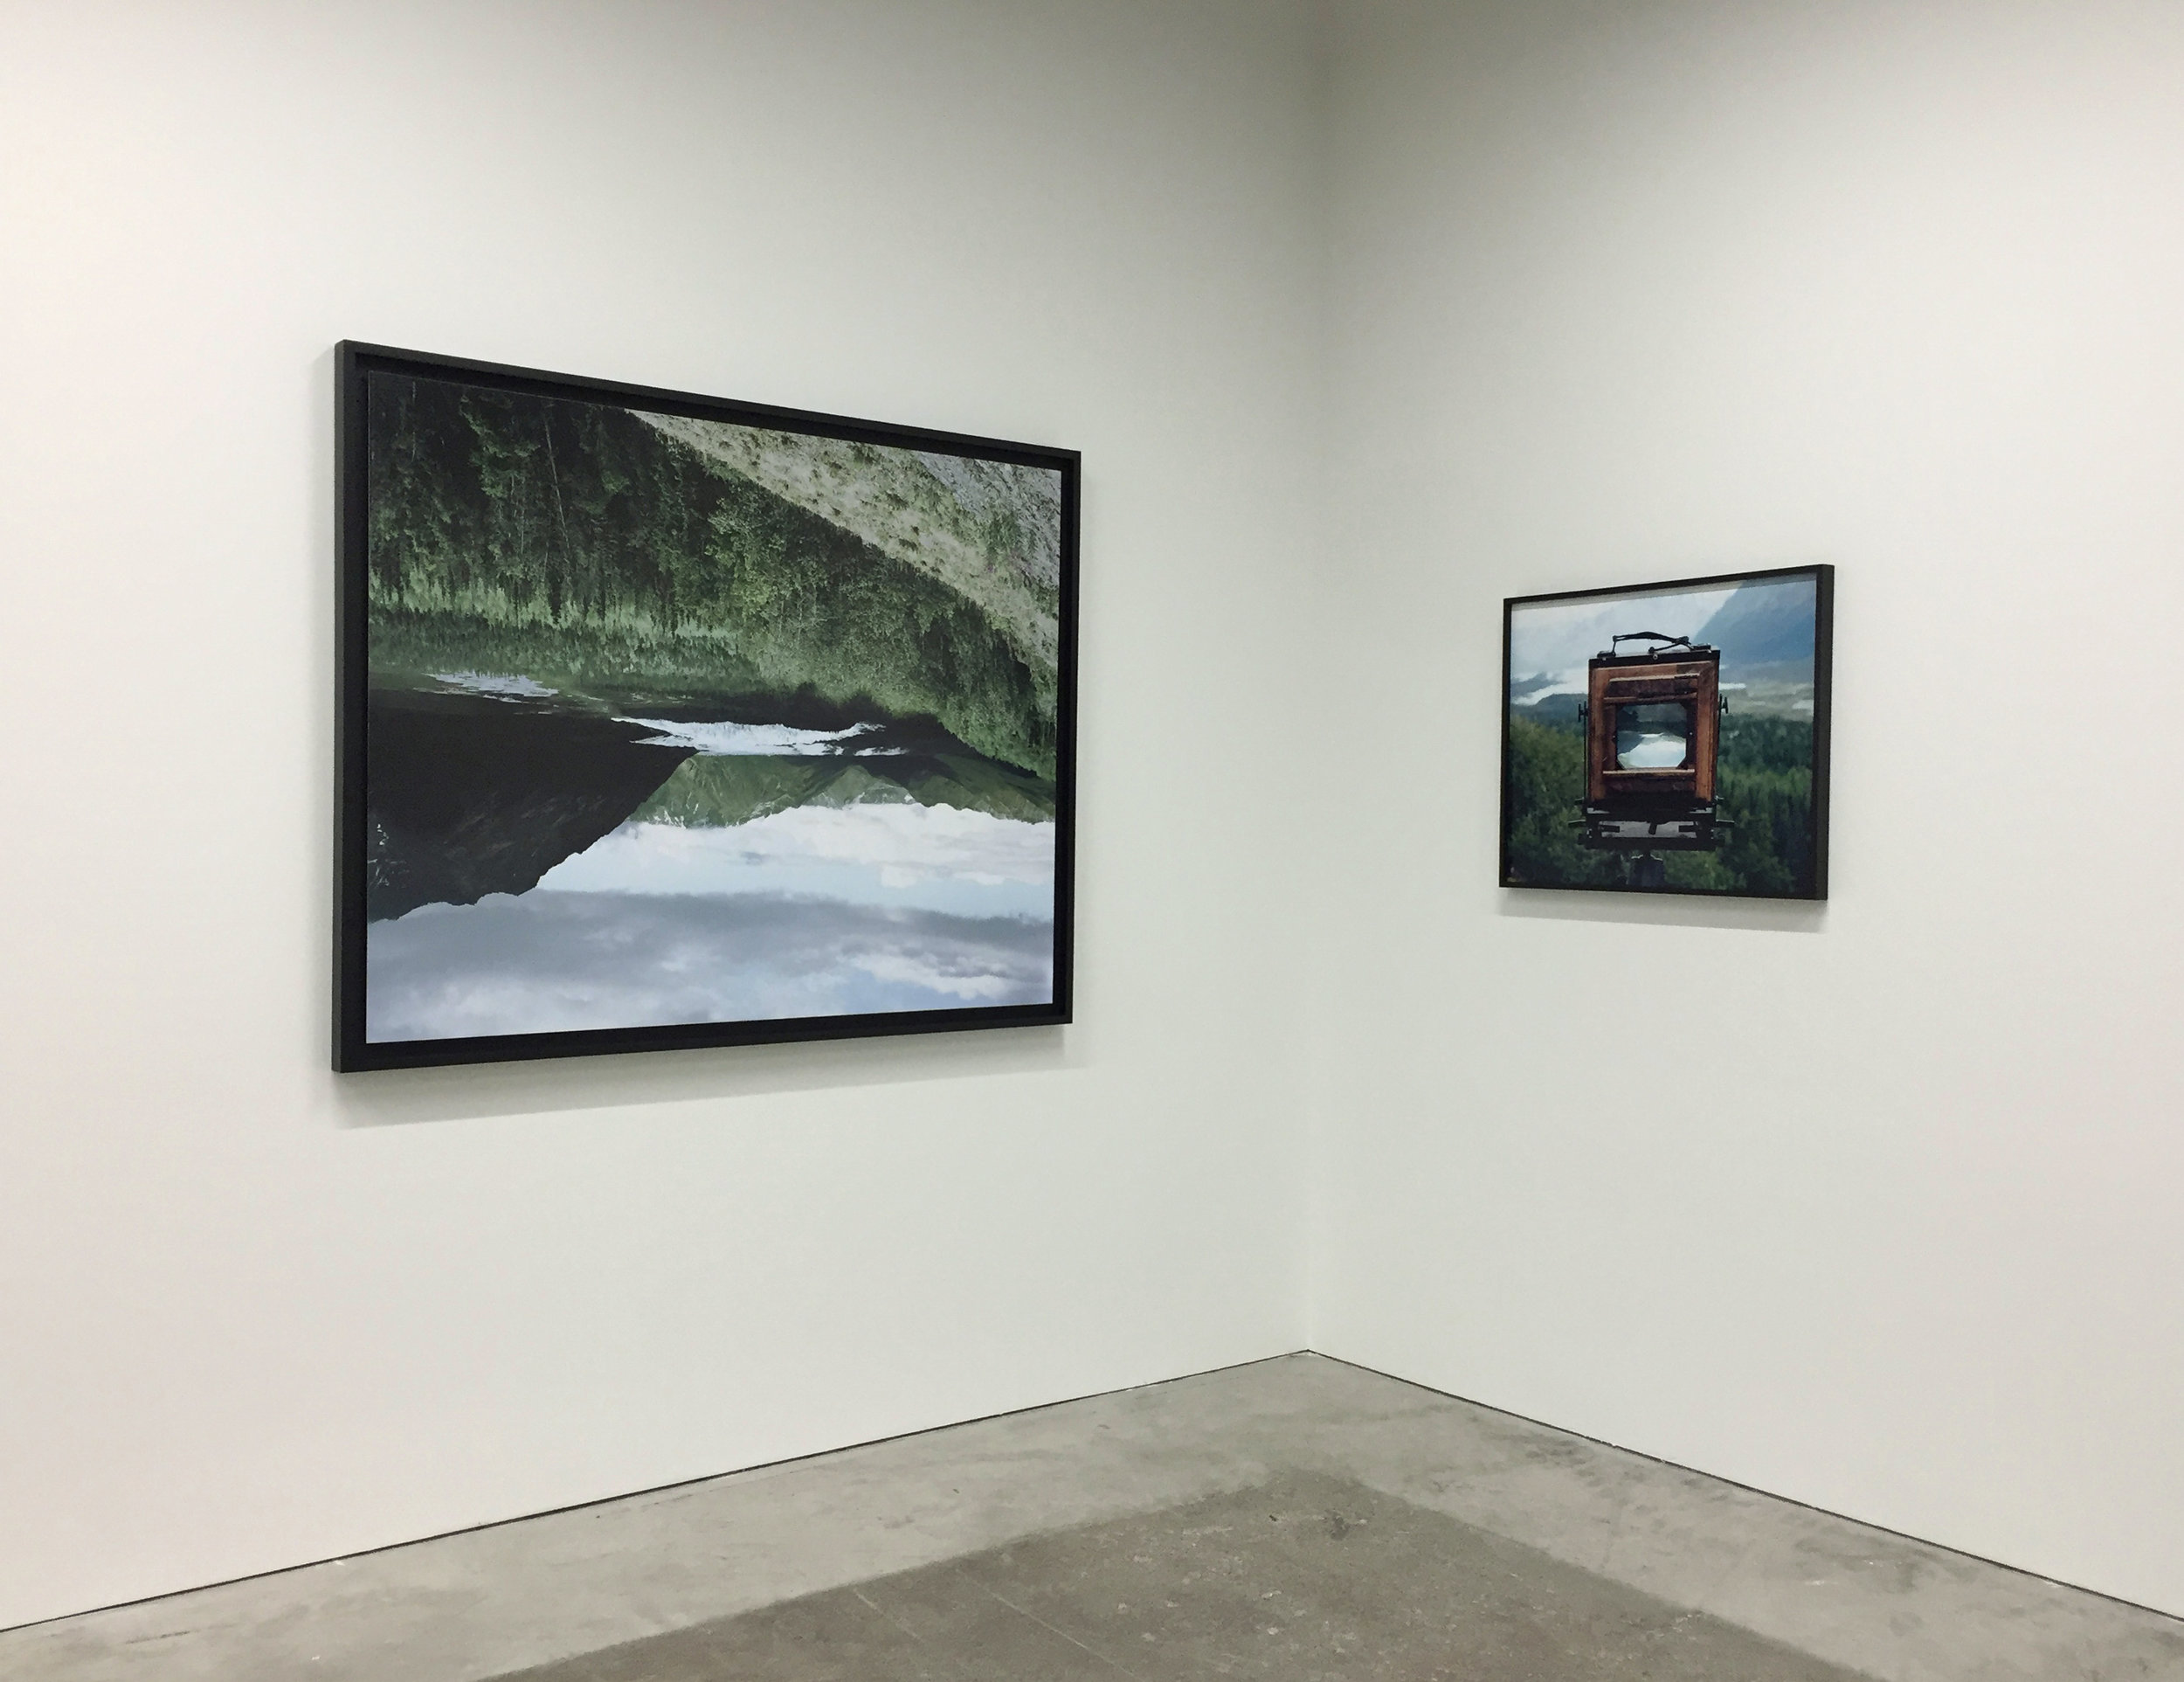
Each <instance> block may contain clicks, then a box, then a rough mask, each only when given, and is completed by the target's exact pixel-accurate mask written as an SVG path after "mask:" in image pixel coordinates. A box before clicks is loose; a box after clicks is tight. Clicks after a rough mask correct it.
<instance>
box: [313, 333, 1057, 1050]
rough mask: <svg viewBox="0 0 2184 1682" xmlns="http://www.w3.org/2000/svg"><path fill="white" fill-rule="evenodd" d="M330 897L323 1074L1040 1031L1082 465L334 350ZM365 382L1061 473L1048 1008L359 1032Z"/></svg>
mask: <svg viewBox="0 0 2184 1682" xmlns="http://www.w3.org/2000/svg"><path fill="white" fill-rule="evenodd" d="M376 374H391V375H395V376H398V377H409V378H414V379H423V380H428V381H438V382H442V383H452V384H457V385H461V386H466V387H475V388H481V389H483V390H484V391H491V392H506V393H515V394H519V395H527V396H530V397H537V398H551V399H558V400H561V401H563V402H570V403H577V404H596V405H608V406H610V407H612V408H615V409H620V410H628V411H642V412H649V413H652V414H656V415H660V416H669V417H683V418H688V419H695V420H701V421H722V422H728V423H730V424H731V425H736V426H752V427H760V428H765V429H768V430H769V431H771V432H774V433H793V434H800V435H804V436H806V437H810V438H813V439H821V440H842V441H847V442H849V443H852V444H864V445H872V446H880V447H881V448H892V449H903V450H912V451H919V452H924V453H931V454H938V455H952V456H960V457H964V458H968V459H969V460H973V461H984V462H998V463H1006V464H1014V465H1017V466H1020V467H1039V468H1047V469H1052V470H1054V472H1056V473H1057V474H1059V475H1060V541H1059V548H1060V554H1059V611H1058V617H1057V623H1056V631H1057V637H1056V642H1055V649H1054V654H1055V661H1054V664H1055V673H1054V683H1055V688H1054V696H1055V710H1054V721H1053V726H1052V729H1053V736H1052V740H1053V749H1054V758H1053V764H1054V776H1053V779H1052V795H1053V808H1052V809H1053V823H1054V866H1053V868H1054V877H1053V881H1054V900H1053V904H1054V921H1053V967H1052V990H1051V997H1050V999H1049V1000H1047V1001H1046V1002H1033V1003H1014V1004H1006V1003H1005V1004H995V1005H981V1004H966V1005H964V1006H962V1007H942V1008H932V1009H902V1010H873V1011H863V1012H856V1013H851V1014H829V1015H808V1016H794V1017H780V1018H761V1019H750V1020H733V1021H694V1022H680V1023H665V1024H649V1025H632V1026H626V1027H600V1028H570V1029H556V1030H549V1031H543V1032H536V1033H502V1034H487V1035H467V1036H453V1035H451V1036H445V1037H434V1038H419V1039H380V1040H374V1039H371V1038H369V1037H368V1036H367V1033H366V1026H367V1022H366V1005H367V986H368V976H367V966H366V951H367V944H368V937H367V929H368V925H369V917H368V908H367V880H366V876H367V852H368V847H367V841H368V837H367V824H368V822H369V821H370V779H369V774H368V773H369V768H370V753H371V742H370V730H369V723H368V717H369V702H370V681H371V643H370V631H371V626H370V611H371V610H370V564H371V557H370V532H371V528H370V516H371V509H370V497H371V494H372V488H371V484H370V463H369V446H368V434H369V416H368V412H367V406H366V405H367V400H368V392H369V390H370V378H371V377H372V376H374V375H376ZM335 464H336V467H335V566H336V571H337V595H336V610H335V639H336V656H335V688H336V697H337V700H336V734H335V755H334V767H335V849H334V850H335V892H334V942H333V957H334V978H333V979H334V985H333V1001H332V1002H333V1064H334V1068H335V1069H336V1070H337V1071H355V1070H365V1069H401V1068H418V1067H426V1066H436V1065H447V1064H463V1063H478V1062H516V1061H529V1060H534V1059H540V1058H554V1057H570V1056H600V1055H605V1054H612V1053H621V1052H633V1051H667V1050H680V1049H694V1048H702V1047H712V1046H737V1045H758V1044H772V1043H782V1042H803V1041H821V1040H833V1039H847V1038H866V1037H875V1036H888V1035H904V1034H934V1033H952V1032H960V1031H963V1030H967V1029H984V1028H1033V1027H1049V1026H1054V1025H1059V1024H1063V1023H1067V1022H1068V1021H1071V1020H1072V983H1073V973H1072V972H1073V948H1074V922H1075V816H1076V730H1077V720H1076V685H1077V582H1078V511H1079V504H1080V496H1081V484H1080V481H1081V474H1082V460H1081V456H1080V453H1079V452H1077V451H1075V450H1068V449H1061V448H1056V447H1051V446H1043V445H1034V444H1026V443H1019V442H1013V441H1008V440H999V439H992V438H983V437H977V436H972V435H968V434H964V433H950V432H943V431H938V430H935V429H931V428H927V427H919V426H899V425H893V424H887V423H882V422H877V421H870V420H861V419H851V418H848V417H844V416H840V415H831V414H824V413H818V412H809V411H805V410H799V409H790V408H783V407H778V406H775V405H767V404H757V403H747V402H739V401H735V400H730V399H726V398H711V397H704V396H700V395H697V394H695V393H692V392H688V391H669V390H663V389H660V388H657V387H653V386H646V385H639V384H628V383H625V382H621V381H614V380H605V379H596V378H587V377H578V376H575V375H569V374H559V373H550V372H545V371H542V370H536V369H529V368H519V367H510V366H507V365H504V364H501V363H489V362H480V361H475V360H471V359H467V358H462V357H455V356H438V355H431V354H427V353H424V352H419V351H414V350H399V349H396V348H393V347H390V346H385V345H379V344H371V343H359V342H356V341H349V340H345V341H342V343H340V344H338V345H337V346H336V348H335Z"/></svg>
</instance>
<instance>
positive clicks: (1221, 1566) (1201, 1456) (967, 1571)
mask: <svg viewBox="0 0 2184 1682" xmlns="http://www.w3.org/2000/svg"><path fill="white" fill-rule="evenodd" d="M0 1676H5V1677H7V1678H9V1679H10V1682H62V1679H67V1682H139V1679H177V1682H182V1679H190V1682H196V1679H205V1682H211V1679H218V1682H272V1679H276V1678H278V1679H283V1682H285V1679H290V1678H298V1677H311V1678H325V1679H338V1682H391V1679H404V1682H410V1679H414V1682H442V1679H446V1682H456V1679H466V1682H467V1679H487V1678H495V1677H505V1678H511V1679H513V1678H517V1677H521V1678H523V1679H526V1682H701V1679H702V1682H818V1679H841V1682H863V1679H874V1682H895V1679H902V1682H911V1679H919V1678H928V1677H930V1678H934V1679H943V1678H944V1679H950V1682H981V1679H989V1678H990V1679H995V1682H1002V1679H1006V1682H1063V1679H1068V1682H1074V1679H1077V1678H1095V1677H1096V1678H1102V1679H1112V1678H1115V1677H1117V1676H1122V1677H1134V1678H1137V1679H1139V1682H1167V1679H1175V1678H1185V1677H1192V1678H1195V1677H1219V1676H1235V1677H1252V1678H1262V1679H1268V1682H1322V1679H1325V1682H1334V1679H1345V1682H1348V1679H1358V1682H1364V1679H1404V1682H1411V1679H1417V1682H1427V1679H1441V1678H1446V1679H1449V1682H1504V1679H1507V1682H1515V1679H1519V1678H1522V1679H1525V1682H1563V1679H1571V1682H1576V1679H1586V1682H1593V1679H1600V1682H1621V1679H1626V1678H1628V1679H1634V1682H1635V1679H1638V1678H1647V1679H1650V1682H1671V1679H1683V1682H1838V1679H1849V1678H1854V1677H1860V1676H1863V1677H1868V1678H1876V1679H1887V1682H1939V1679H1954V1682H2020V1679H2022V1682H2057V1679H2073V1682H2123V1679H2134V1682H2137V1679H2164V1682H2184V1623H2180V1622H2179V1621H2177V1620H2174V1619H2171V1618H2166V1617H2162V1616H2159V1615H2157V1614H2154V1613H2151V1612H2146V1611H2143V1610H2140V1609H2135V1608H2132V1607H2128V1606H2124V1605H2120V1604H2118V1603H2117V1602H2112V1601H2107V1600H2104V1599H2102V1598H2100V1597H2099V1596H2098V1595H2087V1594H2084V1593H2081V1592H2078V1591H2077V1590H2073V1589H2063V1588H2061V1587H2058V1586H2057V1585H2056V1584H2053V1583H2049V1582H2042V1581H2041V1580H2039V1579H2037V1578H2034V1577H2028V1576H2025V1575H2022V1574H2019V1573H2016V1572H2012V1571H2008V1570H2005V1569H2003V1568H2000V1567H1997V1566H1992V1565H1987V1564H1983V1563H1981V1562H1980V1561H1974V1560H1969V1559H1966V1558H1965V1557H1963V1556H1962V1555H1959V1554H1950V1553H1948V1552H1946V1550H1943V1549H1939V1548H1934V1547H1926V1546H1925V1545H1923V1544H1920V1543H1916V1542H1911V1541H1908V1540H1904V1539H1902V1538H1899V1537H1895V1536H1890V1535H1888V1534H1886V1533H1881V1532H1877V1531H1873V1530H1869V1529H1866V1528H1864V1527H1863V1526H1858V1525H1855V1524H1851V1523H1849V1522H1848V1521H1846V1520H1843V1519H1834V1518H1830V1517H1828V1516H1827V1515H1825V1514H1821V1513H1817V1512H1812V1511H1810V1510H1809V1509H1807V1508H1803V1507H1799V1506H1795V1505H1791V1504H1789V1503H1787V1502H1781V1501H1775V1500H1772V1499H1768V1498H1766V1497H1765V1496H1761V1495H1757V1494H1754V1493H1752V1492H1750V1491H1746V1490H1741V1489H1738V1488H1737V1487H1735V1486H1734V1485H1726V1484H1722V1483H1719V1482H1717V1481H1716V1480H1714V1479H1711V1478H1704V1477H1700V1476H1698V1475H1697V1474H1694V1473H1690V1472H1685V1471H1677V1470H1676V1469H1674V1468H1671V1467H1666V1466H1662V1465H1660V1464H1657V1463H1655V1462H1652V1461H1648V1460H1645V1459H1642V1458H1641V1457H1637V1456H1634V1455H1628V1454H1623V1453H1621V1452H1619V1451H1617V1450H1613V1449H1608V1448H1604V1447H1602V1446H1600V1445H1599V1444H1596V1443H1588V1442H1586V1441H1584V1440H1583V1439H1581V1438H1577V1437H1572V1436H1566V1435H1564V1434H1563V1433H1560V1432H1557V1431H1553V1430H1550V1429H1545V1428H1544V1427H1541V1426H1537V1425H1532V1424H1528V1423H1526V1422H1523V1421H1519V1420H1516V1419H1512V1418H1510V1417H1509V1416H1506V1415H1502V1414H1496V1413H1494V1412H1492V1411H1490V1410H1489V1409H1482V1408H1476V1407H1474V1406H1471V1405H1470V1404H1469V1403H1466V1402H1457V1401H1455V1400H1452V1399H1451V1398H1449V1397H1447V1396H1442V1395H1435V1394H1434V1393H1432V1392H1430V1391H1427V1390H1422V1389H1420V1388H1416V1387H1414V1386H1411V1385H1406V1384H1403V1383H1400V1382H1399V1381H1395V1380H1393V1379H1387V1378H1383V1377H1380V1376H1378V1375H1376V1374H1370V1373H1366V1372H1363V1371H1360V1370H1359V1369H1358V1368H1355V1367H1346V1366H1344V1365H1342V1364H1341V1363H1339V1362H1336V1361H1330V1360H1322V1359H1320V1358H1318V1357H1316V1356H1310V1355H1297V1356H1289V1357H1285V1358H1283V1359H1282V1360H1273V1361H1265V1362H1261V1363H1259V1364H1257V1365H1255V1366H1251V1367H1235V1368H1231V1369H1229V1370H1227V1371H1224V1372H1219V1373H1211V1374H1205V1375H1203V1376H1200V1377H1198V1378H1192V1379H1185V1380H1180V1381H1177V1382H1174V1383H1171V1384H1162V1385H1154V1386H1151V1387H1148V1388H1144V1389H1140V1390H1132V1391H1126V1392H1123V1393H1120V1394H1117V1395H1109V1396H1099V1397H1094V1398H1092V1399H1090V1400H1088V1401H1083V1402H1068V1403H1064V1404H1061V1405H1060V1406H1057V1407H1053V1408H1045V1409H1036V1410H1034V1411H1033V1412H1030V1413H1025V1414H1018V1415H1013V1416H1009V1417H1006V1418H1002V1419H994V1420H986V1421H982V1422H978V1423H976V1424H971V1425H964V1426H957V1427H953V1428H951V1429H946V1430H939V1431H931V1432H927V1433H925V1434H923V1435H922V1436H914V1437H905V1438H902V1439H899V1440H897V1441H895V1442H891V1443H877V1444H874V1445H872V1446H870V1447H867V1448H863V1449H854V1450H847V1451H845V1452H843V1453H840V1454H835V1455H826V1456H823V1457H819V1458H816V1459H812V1460H805V1461H799V1462H796V1463H793V1464H789V1465H784V1466H778V1467H771V1468H765V1469H762V1470H760V1471H752V1472H745V1473H739V1474H736V1475H734V1476H730V1477H726V1478H715V1479H712V1480H709V1481H708V1482H706V1483H702V1484H697V1485H686V1486H683V1487H681V1488H678V1489H674V1490H670V1491H664V1492H660V1493H658V1494H654V1495H649V1496H639V1497H633V1498H632V1499H627V1500H622V1501H613V1502H608V1503H605V1504H602V1505H598V1506H594V1507H588V1508H584V1509H580V1510H577V1511H575V1512H564V1513H556V1514H553V1515H549V1516H548V1517H545V1518H542V1519H527V1520H522V1521H520V1522H516V1523H513V1524H508V1525H501V1526H494V1527H493V1528H490V1529H487V1530H481V1531H473V1532H471V1533H467V1534H463V1535H459V1536H451V1537H446V1538H442V1539H440V1540H435V1541H430V1542H424V1543H419V1544H416V1545H414V1546H412V1547H401V1548H390V1549H388V1550H385V1551H384V1552H381V1553H378V1554H370V1555H366V1556H363V1557H361V1558H357V1559H354V1560H349V1561H338V1562H329V1563H327V1564H324V1565H317V1566H310V1567H307V1568H301V1569H299V1570H295V1571H289V1572H283V1573H280V1574H279V1575H273V1576H269V1577H262V1578H258V1579H255V1580H253V1581H251V1582H241V1583H233V1584H229V1585H226V1586H225V1587H221V1588H218V1589H204V1590H200V1591H197V1592H196V1593H193V1594H188V1595H174V1596H170V1597H169V1598H168V1599H165V1600H162V1601H155V1602H145V1603H143V1604H141V1605H137V1606H132V1607H126V1608H121V1609H116V1610H114V1611H109V1612H102V1613H95V1614H92V1615H89V1616H84V1617H79V1618H70V1619H66V1620H62V1621H60V1622H58V1623H48V1624H42V1625H38V1626H34V1627H32V1628H29V1629H24V1630H14V1631H10V1632H6V1633H0Z"/></svg>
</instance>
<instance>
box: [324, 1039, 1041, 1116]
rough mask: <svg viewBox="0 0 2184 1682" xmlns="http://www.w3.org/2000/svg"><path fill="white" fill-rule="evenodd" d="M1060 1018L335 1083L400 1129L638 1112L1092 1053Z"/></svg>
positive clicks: (1009, 1071)
mask: <svg viewBox="0 0 2184 1682" xmlns="http://www.w3.org/2000/svg"><path fill="white" fill-rule="evenodd" d="M1082 1061H1083V1059H1082V1056H1077V1057H1072V1056H1071V1055H1070V1047H1069V1044H1068V1033H1067V1030H1066V1029H1064V1028H1060V1027H1031V1028H985V1029H980V1030H978V1031H975V1032H964V1033H957V1034H920V1035H903V1036H902V1037H901V1038H897V1039H877V1040H829V1041H824V1042H815V1043H810V1044H789V1045H752V1046H718V1047H709V1048H705V1049H693V1050H688V1051H639V1052H629V1053H625V1054H622V1055H619V1056H600V1057H569V1058H561V1059H556V1060H552V1061H549V1062H506V1063H465V1064H455V1065H445V1066H440V1067H435V1068H424V1069H373V1070H365V1071H359V1072H356V1073H351V1074H346V1075H341V1076H335V1075H332V1074H328V1076H327V1077H326V1078H327V1080H328V1083H329V1085H330V1086H331V1089H332V1092H333V1109H334V1112H335V1117H336V1118H337V1119H338V1122H339V1125H341V1126H342V1127H399V1126H406V1125H411V1124H412V1123H418V1122H439V1121H468V1120H476V1119H480V1118H487V1117H494V1116H522V1115H538V1114H544V1113H549V1112H553V1111H565V1110H606V1109H617V1110H625V1111H629V1110H635V1109H639V1108H641V1107H643V1106H645V1105H647V1104H687V1103H691V1102H693V1101H696V1100H700V1099H706V1098H736V1097H764V1096H767V1095H770V1094H774V1093H786V1092H811V1091H820V1090H846V1089H853V1088H856V1087H862V1086H895V1085H900V1084H902V1083H903V1082H906V1081H956V1080H972V1079H980V1078H983V1077H985V1076H993V1075H1032V1074H1045V1073H1049V1072H1052V1071H1054V1070H1056V1069H1063V1068H1067V1067H1068V1066H1070V1065H1071V1064H1072V1063H1073V1062H1082Z"/></svg>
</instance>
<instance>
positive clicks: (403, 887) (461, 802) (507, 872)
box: [364, 689, 691, 922]
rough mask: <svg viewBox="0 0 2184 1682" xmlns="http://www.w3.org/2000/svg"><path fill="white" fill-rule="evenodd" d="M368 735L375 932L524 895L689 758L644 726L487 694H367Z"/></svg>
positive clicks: (370, 900) (368, 848)
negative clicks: (445, 908)
mask: <svg viewBox="0 0 2184 1682" xmlns="http://www.w3.org/2000/svg"><path fill="white" fill-rule="evenodd" d="M365 728H366V731H367V734H366V737H365V743H366V746H365V753H366V764H367V766H368V768H369V769H368V776H367V794H366V803H367V805H368V806H369V817H368V820H367V822H366V825H365V838H366V839H365V861H364V871H365V906H366V914H367V915H368V916H369V917H370V919H371V920H372V921H374V922H377V921H379V920H381V919H383V918H387V917H400V916H401V915H403V913H404V912H405V911H411V910H416V909H417V908H418V906H420V905H429V904H434V903H446V904H451V905H470V904H474V903H477V902H478V901H479V900H480V899H481V898H483V897H484V896H486V895H487V894H521V893H524V892H527V891H529V889H532V888H534V887H536V885H537V883H538V879H539V878H540V877H541V876H544V875H545V874H546V872H547V871H549V870H550V869H553V868H554V866H556V864H559V863H560V862H562V861H563V859H565V858H568V857H570V855H572V854H576V853H581V852H582V851H584V848H587V847H590V846H591V844H592V843H593V842H594V841H598V839H599V838H600V837H601V836H603V835H605V834H609V833H611V832H612V830H613V829H615V828H616V827H618V826H619V824H620V823H621V822H622V821H623V820H625V818H627V817H628V816H629V815H630V813H632V812H633V811H635V810H636V809H637V808H638V807H639V806H641V805H643V804H644V802H645V801H646V799H647V798H648V797H650V796H651V795H652V794H653V792H654V791H655V790H657V789H658V788H659V787H660V785H661V784H663V783H665V782H666V781H667V779H669V777H671V776H672V775H673V774H674V771H675V768H676V767H677V766H678V765H681V764H682V762H683V761H684V760H686V759H688V758H690V757H691V750H690V749H688V748H687V747H670V746H661V745H656V744H652V743H650V742H649V741H648V739H647V738H649V737H652V736H653V731H651V730H646V729H645V728H644V727H643V726H641V725H635V724H626V723H621V722H619V720H616V719H613V718H606V717H601V716H598V715H596V714H591V713H584V712H570V711H565V710H557V709H549V708H548V707H545V706H542V705H536V704H529V703H524V702H522V701H518V700H513V699H510V698H507V697H501V696H480V695H470V694H446V693H433V692H431V691H425V690H417V689H374V690H372V692H371V697H370V710H369V713H368V715H367V722H366V727H365Z"/></svg>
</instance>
